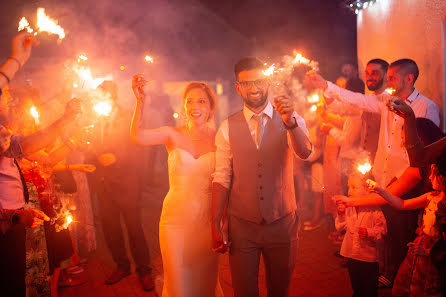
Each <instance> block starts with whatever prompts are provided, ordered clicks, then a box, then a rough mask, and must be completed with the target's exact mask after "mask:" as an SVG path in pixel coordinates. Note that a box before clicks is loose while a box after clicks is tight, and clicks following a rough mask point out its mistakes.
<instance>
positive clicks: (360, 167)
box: [358, 162, 372, 175]
mask: <svg viewBox="0 0 446 297" xmlns="http://www.w3.org/2000/svg"><path fill="white" fill-rule="evenodd" d="M370 170H372V165H371V164H370V163H369V162H365V163H364V164H359V165H358V171H359V172H360V173H361V174H363V175H365V174H367V173H368V172H369V171H370Z"/></svg>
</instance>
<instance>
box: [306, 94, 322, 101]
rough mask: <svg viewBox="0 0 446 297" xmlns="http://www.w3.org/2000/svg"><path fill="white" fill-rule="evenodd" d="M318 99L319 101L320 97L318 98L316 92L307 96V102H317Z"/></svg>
mask: <svg viewBox="0 0 446 297" xmlns="http://www.w3.org/2000/svg"><path fill="white" fill-rule="evenodd" d="M319 101H320V98H319V95H318V94H313V95H311V96H308V98H307V102H308V103H318V102H319Z"/></svg>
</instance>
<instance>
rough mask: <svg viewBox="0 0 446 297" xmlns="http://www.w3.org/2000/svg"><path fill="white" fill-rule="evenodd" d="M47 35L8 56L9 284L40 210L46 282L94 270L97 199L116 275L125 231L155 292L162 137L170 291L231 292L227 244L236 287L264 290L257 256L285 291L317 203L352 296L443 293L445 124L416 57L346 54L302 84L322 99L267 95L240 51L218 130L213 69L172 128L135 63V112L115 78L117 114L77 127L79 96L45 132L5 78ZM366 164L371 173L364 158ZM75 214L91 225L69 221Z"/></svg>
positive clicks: (193, 87)
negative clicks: (156, 115)
mask: <svg viewBox="0 0 446 297" xmlns="http://www.w3.org/2000/svg"><path fill="white" fill-rule="evenodd" d="M36 45H38V42H37V40H36V39H35V38H34V37H33V36H32V35H31V34H29V33H26V32H20V33H19V34H18V35H17V36H16V37H14V38H13V40H12V52H11V55H10V57H8V59H7V60H6V61H5V62H4V64H3V65H1V66H0V89H1V91H2V95H1V100H0V154H1V155H0V188H1V190H0V223H1V224H0V229H1V230H0V231H1V234H0V257H1V259H2V265H0V288H1V290H2V293H5V294H7V296H25V292H26V283H28V285H29V283H30V282H29V281H28V280H27V281H26V282H25V275H26V269H27V259H26V253H25V251H26V250H25V248H26V247H25V242H27V241H28V242H29V241H30V240H31V239H30V236H32V235H30V232H28V234H27V232H26V229H25V228H34V227H37V226H38V225H40V224H42V223H43V225H44V228H43V230H44V236H43V238H44V241H45V242H44V244H42V242H40V243H39V244H37V245H38V247H39V248H41V249H45V250H46V257H47V259H48V263H47V264H46V265H47V266H48V268H47V271H45V274H49V275H51V276H52V277H51V280H50V281H49V282H48V283H49V288H48V290H50V292H49V294H51V295H52V296H57V288H58V287H60V286H71V285H79V284H82V283H83V282H85V281H86V279H83V278H82V277H80V275H82V274H81V273H80V272H82V271H83V269H84V268H83V266H82V264H83V263H84V262H85V259H83V258H82V256H80V255H83V254H86V253H88V252H89V251H92V250H94V249H95V247H96V239H95V229H94V226H95V223H96V222H95V220H94V215H93V209H92V200H91V197H95V199H96V200H95V201H97V210H98V212H99V221H100V225H101V227H102V232H103V234H104V238H105V241H106V244H107V246H108V248H109V250H110V252H111V255H112V258H113V260H114V262H115V264H116V267H115V270H114V271H113V272H112V273H111V274H110V275H109V276H108V277H107V279H106V280H105V283H106V284H108V285H111V284H115V283H117V282H119V281H120V280H122V279H123V278H125V277H127V276H128V275H130V274H131V264H130V263H131V261H130V260H129V258H128V256H127V250H126V245H125V240H124V237H125V236H124V233H127V234H128V241H129V247H130V252H131V255H132V258H133V261H134V263H135V265H136V273H137V275H138V276H139V280H140V282H141V286H142V288H143V289H144V290H148V291H150V290H153V288H154V286H155V284H154V280H153V278H152V267H151V261H150V253H149V248H148V244H147V242H146V237H145V235H144V232H143V228H142V223H141V216H140V215H139V213H140V204H139V202H140V200H141V193H142V191H143V189H142V185H143V183H142V180H141V178H144V177H143V176H141V172H144V167H147V166H148V167H150V166H151V165H152V166H153V164H149V162H146V163H144V162H141V160H144V157H143V149H144V148H143V146H150V147H151V146H156V145H164V146H165V148H166V149H167V151H168V154H169V156H168V160H166V161H167V163H168V167H169V182H170V189H169V193H168V194H167V196H166V198H165V200H164V205H163V211H162V214H161V219H160V224H159V237H160V238H159V240H160V246H161V253H162V258H163V267H164V287H163V296H172V297H176V296H205V297H210V296H223V293H222V290H221V287H220V284H219V281H218V256H217V255H218V253H224V252H226V251H228V250H229V251H230V265H231V275H232V282H233V288H234V292H235V296H258V267H259V263H260V262H259V259H260V255H262V257H263V258H264V263H265V269H266V271H267V289H268V292H269V294H271V296H287V294H288V290H289V284H290V281H291V275H292V273H293V269H294V265H295V262H296V255H297V232H298V218H297V213H296V209H297V205H299V207H303V206H304V207H305V206H306V204H309V205H310V208H311V215H312V217H311V219H309V220H308V221H305V222H304V223H303V230H304V231H308V232H310V231H312V230H315V229H317V228H319V227H320V226H321V225H322V224H324V223H327V224H329V226H330V227H331V228H332V232H331V233H330V234H329V237H330V238H331V239H332V240H333V241H334V242H337V243H341V247H340V252H339V253H338V256H341V257H343V258H345V261H344V262H343V263H344V265H345V267H347V269H348V272H349V276H350V280H351V285H352V289H353V292H354V295H353V296H356V297H357V296H377V295H378V288H379V287H385V288H390V287H393V289H392V292H393V294H394V295H395V296H442V294H443V295H444V292H445V289H446V286H445V284H446V280H445V277H446V274H445V269H444V268H445V259H444V256H445V251H446V249H445V246H446V233H445V232H446V229H445V226H446V208H445V205H446V198H445V197H444V190H445V189H446V155H445V154H444V149H445V148H446V141H445V140H444V139H446V138H444V137H443V133H442V132H441V129H440V128H439V124H440V115H439V109H438V107H437V105H436V104H435V103H434V102H433V101H432V100H430V99H428V98H426V97H425V96H423V95H422V94H420V93H419V92H418V90H417V89H416V88H415V86H414V85H415V82H416V80H417V78H418V76H419V70H418V66H417V64H416V63H415V61H413V60H410V59H400V60H397V61H394V62H392V63H390V64H389V63H388V62H386V61H384V60H382V59H378V58H377V59H373V60H370V61H369V62H368V63H367V65H366V67H365V76H364V77H365V80H366V82H365V84H364V82H363V81H362V80H361V79H360V78H359V76H358V71H357V67H356V66H355V65H354V63H350V64H345V65H344V66H343V67H342V71H341V72H342V74H341V76H340V77H339V78H338V79H337V80H336V83H332V82H329V81H327V80H325V79H324V78H323V77H322V76H321V75H320V74H318V73H317V72H315V71H310V72H308V73H307V74H306V77H305V81H304V85H305V87H306V88H307V89H308V90H309V91H310V92H315V94H317V96H318V98H319V100H318V103H317V106H316V110H310V109H309V106H294V105H293V100H291V99H290V98H289V97H288V96H287V95H285V94H274V99H273V100H272V102H270V101H269V100H268V88H269V81H268V78H267V77H265V75H264V73H263V70H264V69H263V67H264V63H263V62H262V61H260V60H259V59H257V58H244V59H241V60H240V61H239V62H238V63H237V64H236V65H235V76H236V84H235V87H236V90H237V92H238V94H239V95H240V96H241V97H242V98H243V103H244V108H243V110H242V111H241V112H239V113H236V114H234V115H232V116H230V117H229V118H228V119H227V120H225V121H223V122H222V124H221V126H220V128H219V129H218V130H217V131H216V130H215V127H214V126H213V123H215V122H214V119H213V115H214V113H215V112H216V109H217V107H218V104H217V98H216V96H215V94H214V93H213V91H212V89H211V88H210V87H209V86H208V85H207V84H206V83H201V82H192V83H190V84H188V86H187V87H186V89H185V91H184V96H183V103H184V110H185V114H186V124H185V125H183V126H179V127H176V126H173V125H172V117H171V116H169V117H168V118H166V119H159V120H158V121H156V123H152V122H151V123H148V122H147V115H146V114H145V110H147V108H149V109H150V108H154V109H156V108H157V107H156V106H157V105H158V104H157V100H164V99H163V98H161V97H160V98H158V99H157V96H158V97H159V94H156V91H155V90H154V88H153V86H152V88H151V86H150V83H149V82H148V81H146V80H145V78H144V75H141V74H138V75H135V76H134V77H133V81H132V83H133V85H132V88H133V92H134V95H135V97H136V99H137V104H136V108H135V111H134V114H133V117H132V114H131V113H129V112H128V111H127V110H125V109H123V108H121V107H120V106H119V104H118V103H117V101H118V90H117V85H116V84H115V83H113V82H111V81H105V82H104V83H103V84H101V85H100V86H99V87H98V89H97V91H98V92H101V94H102V95H104V96H106V97H107V98H109V99H110V102H111V104H112V106H113V111H112V113H111V115H110V116H109V117H107V118H105V117H104V118H101V119H100V120H98V121H97V122H95V123H93V124H92V123H88V124H90V125H88V126H86V124H85V123H84V122H82V124H81V125H79V123H78V122H79V115H80V114H81V113H82V107H81V105H82V104H81V101H80V100H78V99H72V100H70V101H68V102H67V103H66V107H65V112H64V113H63V115H62V116H61V117H60V118H59V119H57V120H56V121H54V122H53V123H51V124H48V125H47V127H46V128H44V129H41V130H38V127H37V125H35V122H34V121H28V122H27V119H25V118H23V117H22V116H21V115H22V114H23V112H24V110H27V109H29V106H30V103H29V102H28V101H29V98H28V96H22V97H23V98H21V99H17V98H15V97H20V95H14V92H13V90H10V89H9V87H8V84H9V83H10V80H11V79H12V78H13V76H14V75H15V73H16V72H17V71H18V70H19V69H20V68H21V67H22V66H23V64H24V63H25V62H26V61H27V60H28V59H29V57H30V54H31V49H32V47H33V46H36ZM366 87H367V90H366ZM386 89H392V92H387V91H386ZM25 97H26V98H25ZM37 97H38V96H37ZM32 100H33V101H34V102H33V103H34V104H35V103H36V102H38V101H39V99H38V98H33V99H32ZM158 107H159V106H158ZM84 109H85V108H84ZM295 109H297V110H299V112H300V113H301V114H302V115H303V117H301V116H299V115H298V114H297V113H296V111H295ZM167 113H168V114H173V113H172V112H171V110H169V111H168V112H167ZM52 116H53V115H52ZM87 128H88V129H87ZM86 139H88V141H87V140H86ZM152 161H153V160H152ZM293 163H294V165H293ZM363 163H370V165H371V171H370V172H359V171H358V170H357V167H358V165H359V164H363ZM293 176H294V182H293ZM294 187H296V190H295V189H294ZM185 198H187V199H185ZM33 201H34V202H33ZM296 201H297V203H296ZM420 210H423V211H420ZM71 214H75V216H74V217H75V218H76V220H79V222H80V223H79V224H77V225H76V224H75V225H74V226H70V227H68V226H69V222H68V220H69V217H70V219H72V217H71ZM121 216H122V219H123V222H124V224H122V223H121V220H120V217H121ZM123 228H125V230H124V229H123ZM198 230H199V232H198ZM34 241H36V242H37V241H38V240H34ZM28 269H29V267H28ZM28 289H29V288H28ZM40 293H41V292H40Z"/></svg>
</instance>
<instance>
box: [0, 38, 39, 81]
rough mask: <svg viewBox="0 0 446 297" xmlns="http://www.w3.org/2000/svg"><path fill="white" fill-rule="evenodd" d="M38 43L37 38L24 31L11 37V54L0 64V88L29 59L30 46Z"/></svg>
mask: <svg viewBox="0 0 446 297" xmlns="http://www.w3.org/2000/svg"><path fill="white" fill-rule="evenodd" d="M38 44H39V42H38V41H37V39H35V37H34V36H33V35H32V34H30V33H28V32H25V31H22V32H20V33H18V34H17V35H16V36H15V37H14V38H13V39H12V48H11V55H10V56H9V57H8V59H7V60H6V61H5V62H4V63H3V64H2V65H0V89H3V87H5V86H6V85H7V84H9V81H10V80H12V78H13V77H14V75H15V74H16V72H17V71H18V70H19V69H20V67H22V66H23V64H25V62H26V61H27V60H28V59H29V57H30V55H31V48H32V46H33V45H35V46H36V45H38Z"/></svg>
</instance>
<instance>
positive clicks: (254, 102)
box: [242, 91, 268, 108]
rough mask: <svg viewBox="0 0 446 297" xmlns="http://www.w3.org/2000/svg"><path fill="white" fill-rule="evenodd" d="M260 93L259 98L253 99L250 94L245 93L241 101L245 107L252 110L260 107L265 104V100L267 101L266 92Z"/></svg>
mask: <svg viewBox="0 0 446 297" xmlns="http://www.w3.org/2000/svg"><path fill="white" fill-rule="evenodd" d="M259 92H260V91H259ZM260 93H261V96H260V98H253V97H252V96H250V94H251V93H247V94H246V97H244V96H242V98H243V101H244V102H245V104H246V105H248V106H249V107H252V108H259V107H262V106H263V105H264V104H265V102H266V100H268V91H265V92H263V93H262V92H260Z"/></svg>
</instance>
